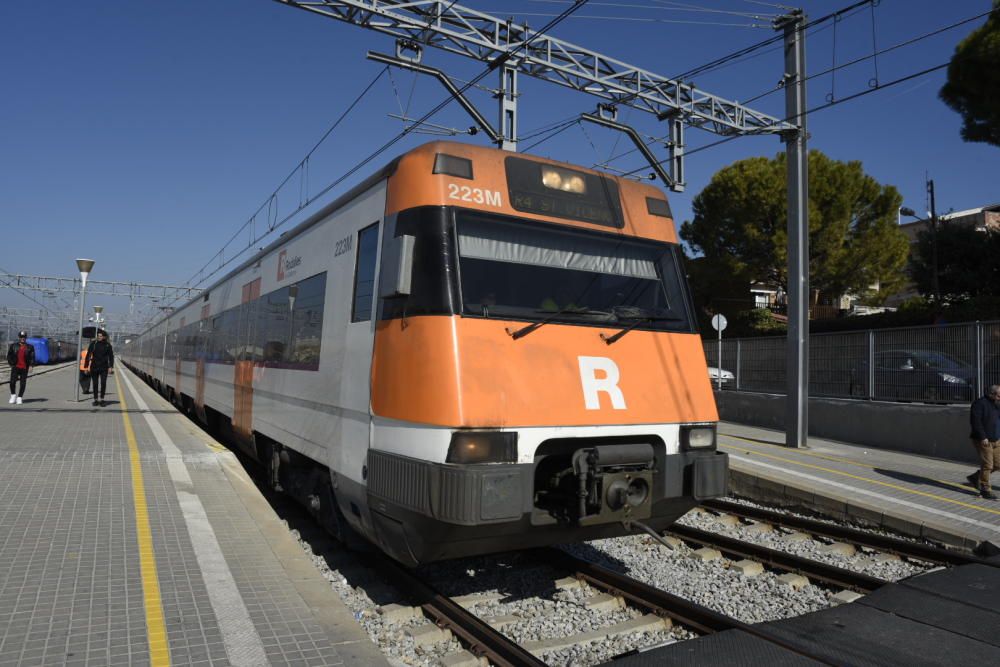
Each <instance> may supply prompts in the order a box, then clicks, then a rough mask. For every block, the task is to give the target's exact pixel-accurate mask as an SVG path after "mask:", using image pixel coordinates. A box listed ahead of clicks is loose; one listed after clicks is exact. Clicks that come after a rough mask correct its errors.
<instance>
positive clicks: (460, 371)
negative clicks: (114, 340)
mask: <svg viewBox="0 0 1000 667" xmlns="http://www.w3.org/2000/svg"><path fill="white" fill-rule="evenodd" d="M119 356H120V357H121V359H122V360H123V361H124V363H126V365H127V366H128V367H129V368H130V369H132V370H133V371H135V372H136V373H137V374H138V375H139V376H140V377H141V378H143V379H144V380H145V381H146V382H148V383H149V384H151V385H152V386H153V387H154V388H155V389H157V390H158V391H159V392H160V393H162V394H163V395H164V396H165V397H167V398H168V399H170V400H172V401H173V402H175V403H176V404H177V405H178V406H179V407H180V408H181V409H183V410H185V411H187V412H189V413H190V414H191V415H192V416H193V417H194V418H195V419H198V420H200V421H202V422H204V423H206V424H207V425H209V426H210V427H211V428H214V429H218V430H220V431H222V432H223V434H224V435H225V436H226V439H227V440H229V441H230V442H232V443H235V445H234V446H235V447H236V448H238V449H240V450H242V451H243V452H245V453H246V454H247V455H248V456H250V457H251V458H253V459H254V460H256V461H257V462H259V463H260V464H261V466H262V470H263V474H264V477H265V478H266V480H267V483H268V484H270V485H271V486H273V487H274V488H276V489H280V490H282V491H283V492H285V493H287V494H289V495H290V496H291V497H293V498H295V499H297V500H298V501H299V502H301V503H302V504H303V505H304V506H305V507H306V508H308V510H309V511H310V512H311V513H312V514H313V515H314V516H315V517H316V519H317V520H318V521H319V522H320V523H322V524H323V525H324V526H325V527H326V528H327V529H329V530H330V531H331V532H332V533H334V535H335V536H337V537H339V538H341V539H344V540H345V541H346V540H349V539H355V538H357V537H359V536H360V537H362V538H364V540H366V541H367V542H370V543H371V544H374V545H375V547H376V548H378V549H380V550H382V551H383V552H385V553H386V554H388V555H389V556H391V557H392V558H394V559H395V560H397V561H399V562H401V563H403V564H406V565H411V566H412V565H417V564H421V563H427V562H432V561H438V560H444V559H450V558H456V557H462V556H470V555H480V554H487V553H494V552H501V551H509V550H517V549H526V548H532V547H539V546H546V545H553V544H559V543H569V542H577V541H581V540H590V539H596V538H607V537H617V536H622V535H627V534H631V533H635V532H637V531H640V530H643V531H649V530H662V529H664V528H666V527H668V526H669V525H670V524H671V523H672V522H674V521H675V520H676V519H677V518H679V517H680V516H682V515H683V514H685V513H686V512H688V511H689V510H690V509H691V508H692V507H693V506H695V505H696V504H698V503H699V502H700V501H702V500H704V499H707V498H713V497H718V496H722V495H725V494H726V492H727V483H728V459H727V456H726V454H725V453H724V452H721V451H719V450H718V448H717V445H716V426H717V422H718V412H717V409H716V405H715V400H714V397H713V394H712V388H711V385H710V382H709V373H708V367H707V364H706V361H705V355H704V352H703V348H702V344H701V339H700V337H699V334H698V330H697V324H696V317H695V313H694V311H693V306H692V300H691V295H690V291H689V289H688V285H687V281H686V277H685V271H684V268H683V254H682V251H681V248H680V246H679V244H678V241H677V234H676V230H675V227H674V221H673V215H672V213H671V209H670V205H669V202H668V200H667V198H666V196H665V195H664V193H663V192H662V191H661V190H659V189H658V188H656V187H654V186H653V185H651V184H648V183H640V182H636V181H632V180H628V179H624V178H619V177H617V176H613V175H608V174H604V173H601V172H598V171H594V170H592V169H587V168H583V167H580V166H574V165H571V164H566V163H562V162H558V161H555V160H551V159H547V158H542V157H535V156H530V155H527V154H518V153H510V152H504V151H501V150H499V149H494V148H489V147H481V146H473V145H469V144H463V143H455V142H448V141H437V142H432V143H429V144H425V145H423V146H420V147H417V148H414V149H412V150H410V151H408V152H406V153H404V154H402V155H400V156H399V157H397V158H396V159H394V160H392V161H391V162H390V163H389V164H387V165H386V166H384V167H383V168H382V169H380V170H378V171H377V172H375V173H374V174H372V175H370V176H369V177H368V178H367V179H365V180H364V181H362V182H361V183H359V184H358V185H357V186H355V187H353V188H352V189H351V190H350V191H348V192H346V193H345V194H344V195H342V196H341V197H339V198H338V199H336V200H335V201H333V202H332V203H330V204H329V205H327V206H325V207H324V208H322V209H321V210H319V211H317V212H316V213H315V214H314V215H311V216H310V217H309V218H308V219H306V220H304V221H303V222H302V223H301V224H299V225H298V226H297V227H295V228H294V229H292V230H290V231H288V232H286V233H284V234H282V236H281V237H280V238H279V239H277V240H275V241H274V242H273V243H271V244H270V245H269V246H267V247H265V248H263V249H262V250H260V251H259V252H258V253H256V254H255V255H254V256H253V257H251V258H249V259H247V260H246V261H244V262H243V263H242V264H241V265H239V266H238V267H237V268H235V269H234V270H232V271H231V272H229V273H228V274H227V275H226V276H225V277H223V278H221V279H220V280H218V281H217V282H215V283H214V284H212V285H211V286H209V287H208V288H207V289H205V290H204V291H203V292H202V293H201V294H200V295H199V296H197V297H195V298H194V299H193V300H191V301H190V302H188V303H186V304H185V305H184V306H182V307H180V308H177V309H176V310H175V311H174V312H172V313H171V314H169V316H165V317H164V318H162V319H160V320H159V321H157V322H155V323H154V324H152V325H151V326H150V327H149V328H148V329H147V330H146V331H144V332H143V333H141V334H140V335H138V336H136V337H135V338H133V339H131V340H130V342H129V343H128V344H126V345H125V346H124V347H123V349H122V350H121V351H120V355H119Z"/></svg>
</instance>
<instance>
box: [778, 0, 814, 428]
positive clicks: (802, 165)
mask: <svg viewBox="0 0 1000 667" xmlns="http://www.w3.org/2000/svg"><path fill="white" fill-rule="evenodd" d="M805 18H806V17H805V15H804V14H803V13H802V10H795V11H793V12H791V13H790V14H788V15H786V16H783V17H781V18H780V19H778V20H777V21H776V22H775V28H776V29H779V30H784V33H785V75H784V78H783V81H784V87H785V119H786V120H787V121H788V122H789V123H791V124H792V125H794V126H796V129H794V130H791V131H789V132H787V133H785V135H784V140H785V156H786V161H787V167H788V351H787V364H786V369H787V406H786V413H785V445H786V446H788V447H804V446H805V445H806V437H807V435H808V433H809V173H808V164H809V153H808V151H807V149H806V139H807V137H808V135H807V133H806V115H805V112H806V81H805V71H806V47H805V31H804V30H803V26H804V25H805Z"/></svg>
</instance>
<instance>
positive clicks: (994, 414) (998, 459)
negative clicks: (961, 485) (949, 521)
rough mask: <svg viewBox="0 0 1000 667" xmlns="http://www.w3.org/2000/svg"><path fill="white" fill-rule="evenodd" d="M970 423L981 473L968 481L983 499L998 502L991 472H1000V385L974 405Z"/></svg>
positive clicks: (972, 475)
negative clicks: (991, 481) (991, 485)
mask: <svg viewBox="0 0 1000 667" xmlns="http://www.w3.org/2000/svg"><path fill="white" fill-rule="evenodd" d="M969 422H970V423H971V425H972V433H971V437H972V444H973V445H975V446H976V449H977V450H979V470H978V471H977V472H974V473H972V474H971V475H969V476H968V477H967V478H966V479H968V480H969V484H970V485H972V487H973V488H975V489H978V490H979V495H981V496H982V497H983V498H988V499H989V500H996V499H997V497H996V494H994V493H993V490H992V489H991V488H990V471H992V470H997V469H1000V384H995V385H992V386H990V388H989V389H987V390H986V395H985V396H982V397H980V398H977V399H976V400H975V401H974V402H973V403H972V409H971V410H970V413H969Z"/></svg>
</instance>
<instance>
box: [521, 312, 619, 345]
mask: <svg viewBox="0 0 1000 667" xmlns="http://www.w3.org/2000/svg"><path fill="white" fill-rule="evenodd" d="M536 312H539V313H547V312H549V311H548V310H539V311H536ZM568 314H572V315H605V316H607V317H609V318H610V317H613V316H614V314H613V313H609V312H608V311H606V310H590V309H589V308H581V307H579V306H566V307H565V308H560V309H559V310H557V311H555V312H554V313H552V314H551V315H549V316H548V317H546V318H545V319H544V320H540V321H538V322H532V323H531V324H528V325H526V326H523V327H521V328H520V329H517V330H516V331H511V328H510V327H507V328H506V329H504V331H506V332H507V333H508V334H510V337H511V338H513V339H514V340H517V339H518V338H522V337H524V336H527V335H528V334H530V333H531V332H532V331H534V330H535V329H537V328H538V327H541V326H544V325H546V324H548V323H549V322H551V321H552V320H554V319H555V318H557V317H559V316H560V315H568Z"/></svg>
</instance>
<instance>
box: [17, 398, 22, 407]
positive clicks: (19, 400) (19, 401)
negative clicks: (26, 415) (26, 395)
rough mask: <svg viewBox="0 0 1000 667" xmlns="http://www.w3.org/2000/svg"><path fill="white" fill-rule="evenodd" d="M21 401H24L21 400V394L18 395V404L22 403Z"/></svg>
mask: <svg viewBox="0 0 1000 667" xmlns="http://www.w3.org/2000/svg"><path fill="white" fill-rule="evenodd" d="M21 403H22V401H21V397H20V396H18V397H17V404H18V405H21Z"/></svg>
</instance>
